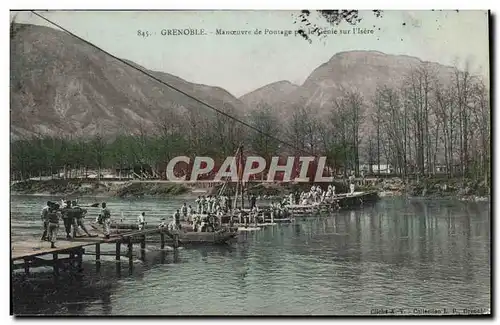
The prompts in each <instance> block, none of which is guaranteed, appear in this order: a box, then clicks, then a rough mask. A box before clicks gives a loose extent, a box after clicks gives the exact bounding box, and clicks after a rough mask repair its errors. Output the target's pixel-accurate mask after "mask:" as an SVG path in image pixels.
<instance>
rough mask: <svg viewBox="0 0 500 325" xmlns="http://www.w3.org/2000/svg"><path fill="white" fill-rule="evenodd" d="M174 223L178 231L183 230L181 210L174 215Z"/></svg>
mask: <svg viewBox="0 0 500 325" xmlns="http://www.w3.org/2000/svg"><path fill="white" fill-rule="evenodd" d="M174 223H175V227H176V228H177V229H181V214H180V213H179V210H177V211H176V212H175V213H174Z"/></svg>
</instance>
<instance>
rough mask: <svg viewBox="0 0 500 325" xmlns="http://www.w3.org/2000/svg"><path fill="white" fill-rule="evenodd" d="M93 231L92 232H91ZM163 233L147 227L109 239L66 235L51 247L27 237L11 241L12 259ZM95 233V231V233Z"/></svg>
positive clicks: (60, 252) (63, 251)
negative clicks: (70, 238)
mask: <svg viewBox="0 0 500 325" xmlns="http://www.w3.org/2000/svg"><path fill="white" fill-rule="evenodd" d="M91 233H92V232H91ZM156 233H158V234H159V233H161V230H160V229H147V230H143V231H130V232H127V233H123V234H119V235H112V236H111V237H110V238H109V239H106V238H104V237H102V235H100V236H101V237H77V238H76V239H75V240H67V239H66V238H65V237H58V238H57V242H56V248H50V242H47V241H41V240H39V239H37V238H33V237H31V238H26V239H23V240H18V241H14V242H11V252H12V255H11V260H12V261H15V260H21V259H26V258H33V257H36V256H41V255H45V254H56V253H58V254H64V253H66V252H68V251H70V250H73V249H78V248H83V247H86V246H91V245H96V244H113V243H117V242H120V243H122V242H127V241H128V240H129V239H131V238H132V237H136V236H137V237H141V236H145V235H149V234H156ZM94 234H95V233H94Z"/></svg>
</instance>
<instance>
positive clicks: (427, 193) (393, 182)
mask: <svg viewBox="0 0 500 325" xmlns="http://www.w3.org/2000/svg"><path fill="white" fill-rule="evenodd" d="M490 189H491V188H490V187H488V186H487V185H486V183H485V182H484V181H474V180H470V179H462V178H423V179H420V180H418V181H417V180H408V181H407V182H404V181H403V180H402V179H401V178H397V177H395V178H389V179H378V180H375V181H369V182H365V184H364V185H361V186H360V190H376V191H378V192H379V193H380V195H381V196H408V197H421V198H439V199H443V198H453V199H459V200H463V201H488V200H489V199H490Z"/></svg>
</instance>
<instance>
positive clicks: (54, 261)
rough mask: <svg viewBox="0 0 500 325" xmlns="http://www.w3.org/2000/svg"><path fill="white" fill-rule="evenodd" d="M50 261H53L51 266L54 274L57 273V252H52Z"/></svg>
mask: <svg viewBox="0 0 500 325" xmlns="http://www.w3.org/2000/svg"><path fill="white" fill-rule="evenodd" d="M52 262H53V266H52V267H53V268H54V274H55V275H59V258H58V255H57V253H54V254H52Z"/></svg>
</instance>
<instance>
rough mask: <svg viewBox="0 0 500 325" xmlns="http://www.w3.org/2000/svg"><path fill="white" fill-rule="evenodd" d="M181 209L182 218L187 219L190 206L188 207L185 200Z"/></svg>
mask: <svg viewBox="0 0 500 325" xmlns="http://www.w3.org/2000/svg"><path fill="white" fill-rule="evenodd" d="M181 211H182V218H183V219H182V220H184V221H186V220H187V214H188V208H187V205H186V202H184V204H183V205H182V207H181Z"/></svg>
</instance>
